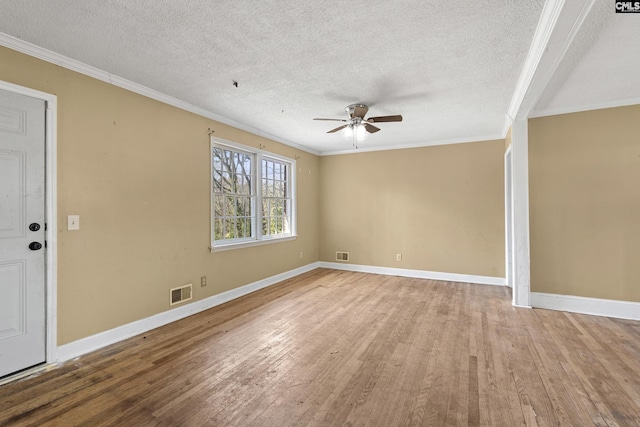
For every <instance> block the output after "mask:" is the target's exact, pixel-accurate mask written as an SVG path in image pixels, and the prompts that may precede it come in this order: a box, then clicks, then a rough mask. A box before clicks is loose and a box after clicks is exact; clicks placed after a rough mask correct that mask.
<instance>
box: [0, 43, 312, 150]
mask: <svg viewBox="0 0 640 427" xmlns="http://www.w3.org/2000/svg"><path fill="white" fill-rule="evenodd" d="M0 46H4V47H7V48H9V49H13V50H15V51H18V52H21V53H24V54H26V55H29V56H33V57H34V58H38V59H41V60H43V61H47V62H50V63H52V64H55V65H59V66H61V67H64V68H67V69H69V70H72V71H75V72H77V73H80V74H84V75H85V76H89V77H93V78H94V79H97V80H101V81H103V82H106V83H109V84H112V85H114V86H118V87H121V88H123V89H126V90H128V91H131V92H134V93H137V94H139V95H142V96H146V97H147V98H151V99H155V100H156V101H160V102H162V103H165V104H168V105H171V106H174V107H177V108H180V109H181V110H185V111H188V112H190V113H194V114H197V115H199V116H202V117H206V118H208V119H211V120H215V121H217V122H220V123H223V124H226V125H229V126H233V127H234V128H237V129H241V130H244V131H246V132H249V133H252V134H254V135H258V136H261V137H264V138H267V139H270V140H272V141H277V142H280V143H282V144H285V145H288V146H290V147H293V148H297V149H298V150H302V151H305V152H307V153H311V154H315V155H318V154H320V153H318V152H317V151H315V150H312V149H310V148H308V147H304V146H302V145H299V144H296V143H295V142H291V141H287V140H285V139H282V138H278V137H277V136H274V135H271V134H269V133H266V132H263V131H261V130H259V129H256V128H253V127H251V126H247V125H244V124H242V123H238V122H236V121H233V120H230V119H228V118H226V117H222V116H219V115H218V114H214V113H212V112H210V111H207V110H205V109H204V108H200V107H197V106H195V105H193V104H189V103H188V102H184V101H181V100H179V99H177V98H174V97H172V96H169V95H166V94H164V93H162V92H158V91H156V90H154V89H151V88H148V87H146V86H143V85H141V84H138V83H134V82H132V81H130V80H127V79H124V78H122V77H118V76H115V75H113V74H111V73H108V72H106V71H103V70H100V69H98V68H95V67H92V66H90V65H87V64H84V63H82V62H80V61H76V60H75V59H71V58H69V57H66V56H64V55H60V54H58V53H55V52H52V51H50V50H48V49H44V48H42V47H40V46H36V45H34V44H33V43H29V42H26V41H24V40H20V39H18V38H15V37H13V36H10V35H8V34H5V33H2V32H0Z"/></svg>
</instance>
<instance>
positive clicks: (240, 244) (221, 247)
mask: <svg viewBox="0 0 640 427" xmlns="http://www.w3.org/2000/svg"><path fill="white" fill-rule="evenodd" d="M297 237H298V236H297V235H295V234H293V235H291V236H286V237H275V238H272V239H264V240H251V241H248V242H237V243H224V244H218V245H216V246H211V247H210V248H209V249H211V252H212V253H213V252H222V251H230V250H233V249H242V248H249V247H252V246H261V245H268V244H271V243H278V242H288V241H290V240H296V238H297Z"/></svg>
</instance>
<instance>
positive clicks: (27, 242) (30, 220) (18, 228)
mask: <svg viewBox="0 0 640 427" xmlns="http://www.w3.org/2000/svg"><path fill="white" fill-rule="evenodd" d="M44 147H45V103H44V101H42V100H39V99H35V98H31V97H28V96H24V95H18V94H15V93H12V92H7V91H4V90H0V377H2V376H5V375H8V374H11V373H14V372H17V371H19V370H22V369H25V368H28V367H31V366H34V365H37V364H40V363H43V362H44V361H45V333H46V331H45V310H46V308H45V240H44V239H45V223H44V220H45V213H44V212H45V208H44V200H45V194H44V189H45V156H44Z"/></svg>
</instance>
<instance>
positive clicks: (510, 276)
mask: <svg viewBox="0 0 640 427" xmlns="http://www.w3.org/2000/svg"><path fill="white" fill-rule="evenodd" d="M504 223H505V236H504V237H505V251H504V254H505V278H506V285H507V286H508V287H510V288H512V289H513V281H514V276H515V274H514V271H513V266H514V265H515V260H514V252H515V251H514V246H515V245H514V240H513V229H514V227H513V155H512V152H511V145H509V147H508V148H507V151H505V153H504ZM512 294H513V296H514V298H513V301H512V303H514V304H515V293H514V292H512Z"/></svg>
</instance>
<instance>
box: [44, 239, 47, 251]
mask: <svg viewBox="0 0 640 427" xmlns="http://www.w3.org/2000/svg"><path fill="white" fill-rule="evenodd" d="M44 248H45V249H47V241H46V240H45V241H44Z"/></svg>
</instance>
